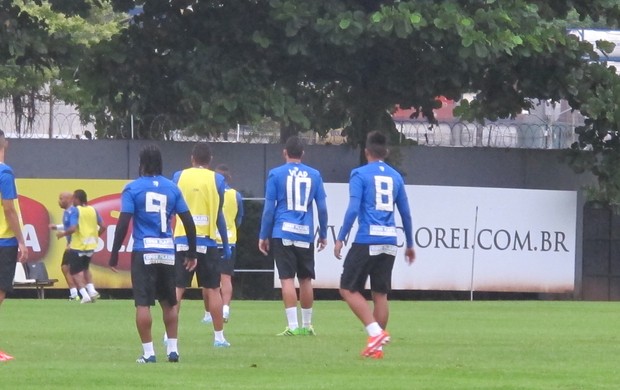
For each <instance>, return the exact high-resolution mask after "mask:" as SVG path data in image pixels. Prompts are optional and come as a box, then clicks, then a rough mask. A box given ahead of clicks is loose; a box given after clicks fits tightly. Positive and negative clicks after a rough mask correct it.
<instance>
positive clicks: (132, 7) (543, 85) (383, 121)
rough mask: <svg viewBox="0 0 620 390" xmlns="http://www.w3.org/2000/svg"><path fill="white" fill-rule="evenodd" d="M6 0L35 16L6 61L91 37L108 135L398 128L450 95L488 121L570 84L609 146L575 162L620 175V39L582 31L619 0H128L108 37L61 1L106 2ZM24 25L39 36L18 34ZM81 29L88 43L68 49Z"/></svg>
mask: <svg viewBox="0 0 620 390" xmlns="http://www.w3.org/2000/svg"><path fill="white" fill-rule="evenodd" d="M2 1H4V3H5V4H6V5H9V6H10V7H9V9H10V10H11V11H10V15H11V16H10V17H11V18H12V19H11V20H12V21H11V22H10V23H9V24H6V23H5V24H3V26H9V27H11V26H13V25H14V24H15V23H21V24H20V26H24V27H25V28H20V29H15V28H13V30H10V28H6V27H2V28H3V30H1V31H2V32H0V34H3V35H0V38H2V40H1V41H0V42H2V43H1V44H0V56H4V57H5V58H11V60H10V61H13V62H10V61H9V62H6V61H7V60H5V63H7V64H9V63H11V64H12V63H14V64H19V65H20V66H22V63H23V64H27V65H31V66H33V67H35V68H36V67H40V66H41V64H49V63H52V64H55V63H56V62H55V61H59V60H60V59H61V58H63V56H62V53H64V54H65V55H67V54H73V53H77V55H78V57H79V59H78V60H77V61H78V62H77V63H79V66H76V67H75V68H79V71H78V72H77V73H75V74H72V76H75V78H77V79H78V80H79V83H78V86H79V88H78V89H77V90H76V92H75V95H74V98H76V100H80V101H81V103H80V109H81V112H82V114H83V115H84V116H85V117H88V118H90V119H94V120H96V122H97V127H98V129H100V131H101V133H100V136H103V135H104V134H107V135H110V134H111V135H114V131H115V130H114V129H117V128H121V125H120V124H119V123H120V122H123V121H125V119H126V118H128V117H129V116H130V115H131V116H132V117H134V118H135V120H136V127H137V128H136V130H137V134H138V136H141V137H147V136H148V134H149V133H148V130H149V129H147V128H145V127H146V126H148V123H152V122H153V121H154V120H155V118H160V117H165V118H167V119H166V120H170V121H172V122H173V123H174V128H177V129H184V130H186V131H189V132H190V133H192V132H193V133H197V134H213V133H218V132H221V131H224V130H226V129H228V128H230V127H233V126H236V124H237V123H254V122H257V121H260V120H261V119H262V118H264V117H269V118H273V119H274V120H276V121H278V122H279V123H281V124H282V129H283V134H289V133H295V132H297V131H300V130H306V129H312V130H314V131H317V132H318V133H319V134H322V133H324V132H326V131H327V130H329V129H334V128H343V129H344V132H345V133H346V135H347V138H348V140H349V142H351V143H352V144H354V145H363V142H364V139H365V135H366V134H367V133H368V131H370V130H373V129H382V130H384V131H387V132H389V133H391V134H395V133H396V131H395V128H394V124H393V122H392V120H391V118H390V113H391V112H392V110H393V109H394V107H395V106H396V105H399V106H400V107H403V108H414V109H415V113H414V116H420V115H423V116H424V117H426V118H427V119H428V120H429V121H431V122H433V121H434V117H433V109H434V108H436V107H438V106H439V102H438V100H437V97H439V96H444V97H447V98H449V99H453V100H456V101H459V104H460V105H459V108H458V111H457V114H459V115H461V116H462V117H463V118H464V119H469V120H477V121H485V120H494V119H497V118H508V117H513V116H515V115H516V114H518V113H520V112H521V111H522V110H524V109H528V108H531V106H532V104H533V103H532V102H533V101H534V100H535V99H543V100H547V101H552V102H557V101H559V100H562V99H565V100H567V101H568V102H569V104H570V106H571V107H572V108H573V109H575V110H578V111H580V112H581V113H582V114H583V115H584V116H585V117H586V118H588V119H587V121H586V124H585V126H583V127H582V128H580V129H579V143H578V144H576V145H575V147H574V149H575V151H579V150H582V149H584V148H590V149H592V150H593V151H594V153H591V154H589V155H587V156H590V157H587V158H584V155H583V154H582V153H577V154H575V156H576V157H575V159H574V160H573V161H574V164H575V165H579V166H582V167H584V168H585V169H590V170H592V171H593V172H595V173H596V174H597V175H598V176H599V178H605V177H614V175H613V174H610V173H609V169H611V168H609V167H612V166H614V164H613V163H609V162H608V161H605V156H606V155H610V156H616V155H620V148H619V147H618V145H620V141H619V138H618V126H619V125H620V113H619V112H618V107H620V87H619V86H618V76H617V75H616V73H615V69H610V68H608V67H607V66H606V64H605V63H604V60H605V56H606V54H607V53H610V52H611V51H612V50H613V46H612V45H609V44H608V43H605V42H599V43H597V44H596V45H592V44H590V43H588V42H584V41H580V40H579V39H578V38H577V37H575V36H572V35H568V34H567V28H568V27H573V26H574V25H575V24H576V23H587V22H588V21H592V22H593V23H598V26H601V25H607V26H610V27H617V26H618V25H619V24H620V4H619V3H618V2H617V0H568V1H561V0H529V1H526V0H514V1H501V0H444V1H440V2H431V1H417V0H403V1H397V0H384V1H377V0H314V1H307V0H227V1H221V0H200V1H197V0H167V1H162V0H142V1H133V0H112V1H113V5H114V10H115V12H117V13H122V14H127V13H131V14H132V15H133V17H132V18H131V20H130V21H129V22H128V23H127V24H125V25H123V26H122V28H121V29H120V32H118V33H116V32H117V31H118V29H112V31H110V34H108V35H105V34H102V35H101V36H102V37H103V39H101V40H100V42H98V43H96V44H93V42H92V41H89V40H88V37H92V34H91V35H89V31H90V30H89V28H85V26H82V28H81V29H79V30H80V31H83V32H84V34H85V35H84V36H85V37H86V38H85V39H81V40H80V39H73V38H72V41H71V44H67V43H66V39H69V38H70V37H74V36H76V34H75V32H71V31H74V30H72V26H75V23H72V22H71V21H70V20H65V19H63V18H62V17H61V16H62V15H72V16H75V17H76V18H82V20H86V19H84V18H85V17H86V15H88V14H89V12H88V10H89V9H91V8H92V7H94V5H95V4H102V2H95V0H91V1H88V0H82V1H79V2H77V3H74V2H70V1H68V0H65V1H61V0H54V1H49V2H37V3H32V2H26V1H25V0H13V1H7V0H2ZM33 4H34V5H33ZM46 4H50V6H49V7H46ZM105 4H107V3H105ZM35 5H37V6H36V7H35ZM37 7H38V8H37ZM136 11H139V12H136ZM91 15H92V13H91ZM3 17H4V16H3ZM13 20H15V21H13ZM75 20H80V19H75ZM87 23H88V22H87ZM77 24H78V25H79V23H77ZM9 30H10V31H11V32H9V34H13V35H11V36H8V37H7V31H9ZM31 30H32V31H31ZM19 34H27V35H28V36H29V38H28V39H26V40H25V41H23V40H19V39H18V40H15V42H13V41H11V39H10V38H14V37H16V36H18V35H19ZM30 35H32V37H30ZM95 35H97V34H95ZM76 37H81V36H80V35H79V34H78V35H77V36H76ZM4 38H7V39H4ZM63 39H64V40H63ZM9 42H13V43H9ZM22 42H27V44H23V43H22ZM11 45H12V46H11ZM76 45H77V47H78V48H82V49H84V50H76V51H73V50H71V51H69V50H68V48H71V49H73V48H75V47H76ZM13 46H14V47H13ZM6 53H8V55H7V54H6ZM20 53H23V55H20ZM70 57H71V58H72V57H73V56H72V55H70ZM50 58H51V59H53V60H50ZM62 78H63V79H65V80H66V79H67V78H68V75H65V77H62ZM466 93H467V94H470V93H473V94H474V98H473V99H471V101H468V100H465V99H463V96H464V94H466ZM78 98H79V99H78ZM120 136H123V135H122V134H120ZM614 158H616V157H614ZM602 180H607V179H602ZM614 180H615V179H614ZM618 188H619V190H618V193H619V194H620V184H619V187H618ZM618 196H619V197H620V195H618Z"/></svg>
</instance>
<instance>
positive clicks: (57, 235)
mask: <svg viewBox="0 0 620 390" xmlns="http://www.w3.org/2000/svg"><path fill="white" fill-rule="evenodd" d="M64 236H65V232H57V233H56V238H57V239H59V240H60V239H61V238H63V237H64Z"/></svg>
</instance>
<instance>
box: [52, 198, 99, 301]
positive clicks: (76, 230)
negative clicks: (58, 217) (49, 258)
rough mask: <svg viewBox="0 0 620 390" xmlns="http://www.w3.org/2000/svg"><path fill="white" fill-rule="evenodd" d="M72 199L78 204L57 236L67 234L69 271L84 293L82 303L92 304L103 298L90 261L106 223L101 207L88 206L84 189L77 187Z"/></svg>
mask: <svg viewBox="0 0 620 390" xmlns="http://www.w3.org/2000/svg"><path fill="white" fill-rule="evenodd" d="M72 202H73V206H74V207H73V208H72V210H70V211H69V213H68V214H69V223H68V226H67V227H66V229H64V230H62V231H58V233H56V237H58V238H62V237H67V241H68V243H69V250H68V252H69V254H68V262H69V274H70V275H71V278H72V279H73V282H74V283H75V288H76V289H77V290H78V291H79V292H80V295H81V296H82V300H81V303H92V302H94V300H95V299H97V298H98V297H99V293H98V292H97V290H95V285H94V284H93V282H92V276H90V260H91V258H92V256H93V254H94V253H95V249H96V248H97V244H98V241H99V235H101V233H102V232H103V230H104V228H105V226H104V225H103V219H102V218H101V216H100V215H99V213H98V212H97V210H95V208H94V207H93V206H89V205H88V199H87V196H86V192H85V191H84V190H75V191H74V192H73V197H72ZM63 222H64V221H63ZM63 261H64V256H63Z"/></svg>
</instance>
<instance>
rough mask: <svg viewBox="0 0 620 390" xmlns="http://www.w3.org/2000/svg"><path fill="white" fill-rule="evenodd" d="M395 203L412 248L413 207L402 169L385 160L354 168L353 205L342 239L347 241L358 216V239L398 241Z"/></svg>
mask: <svg viewBox="0 0 620 390" xmlns="http://www.w3.org/2000/svg"><path fill="white" fill-rule="evenodd" d="M394 205H396V207H397V208H398V212H399V213H400V216H401V219H402V221H403V230H404V231H405V238H406V240H407V247H408V248H412V247H413V238H412V237H413V236H412V226H411V211H410V210H409V200H408V199H407V193H406V192H405V183H404V181H403V178H402V176H401V175H400V173H398V172H397V171H396V170H395V169H393V168H392V167H390V166H389V165H387V164H386V163H384V162H383V161H376V162H372V163H368V164H366V165H364V166H362V167H359V168H356V169H354V170H353V171H351V178H350V180H349V207H348V208H347V211H346V213H345V217H344V222H343V224H342V229H341V230H340V233H339V234H338V240H341V241H344V239H345V238H346V236H347V235H348V234H349V232H350V230H351V227H352V226H353V222H355V219H356V218H357V219H358V225H359V228H358V230H357V234H356V236H355V240H354V242H355V243H359V244H389V245H396V225H395V223H394Z"/></svg>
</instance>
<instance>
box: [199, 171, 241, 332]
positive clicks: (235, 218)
mask: <svg viewBox="0 0 620 390" xmlns="http://www.w3.org/2000/svg"><path fill="white" fill-rule="evenodd" d="M215 172H217V173H219V174H221V175H223V176H224V178H225V179H226V189H225V190H224V204H223V206H222V213H224V219H225V220H226V231H227V233H228V244H229V246H230V250H231V256H230V259H222V260H221V262H220V266H221V269H220V276H221V282H220V292H221V294H222V314H223V316H224V322H228V318H229V317H230V301H231V300H232V295H233V285H232V277H233V274H234V273H235V260H236V258H237V250H236V246H237V230H238V228H239V225H241V221H242V220H243V197H242V196H241V193H240V192H239V191H237V190H235V189H233V188H231V187H230V182H231V176H230V170H229V169H228V166H227V165H225V164H220V165H218V166H217V167H215ZM217 244H218V248H222V238H221V237H220V236H219V234H218V236H217ZM212 321H213V318H212V317H211V313H209V304H208V298H207V299H205V316H204V318H203V319H202V322H204V323H211V322H212Z"/></svg>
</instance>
